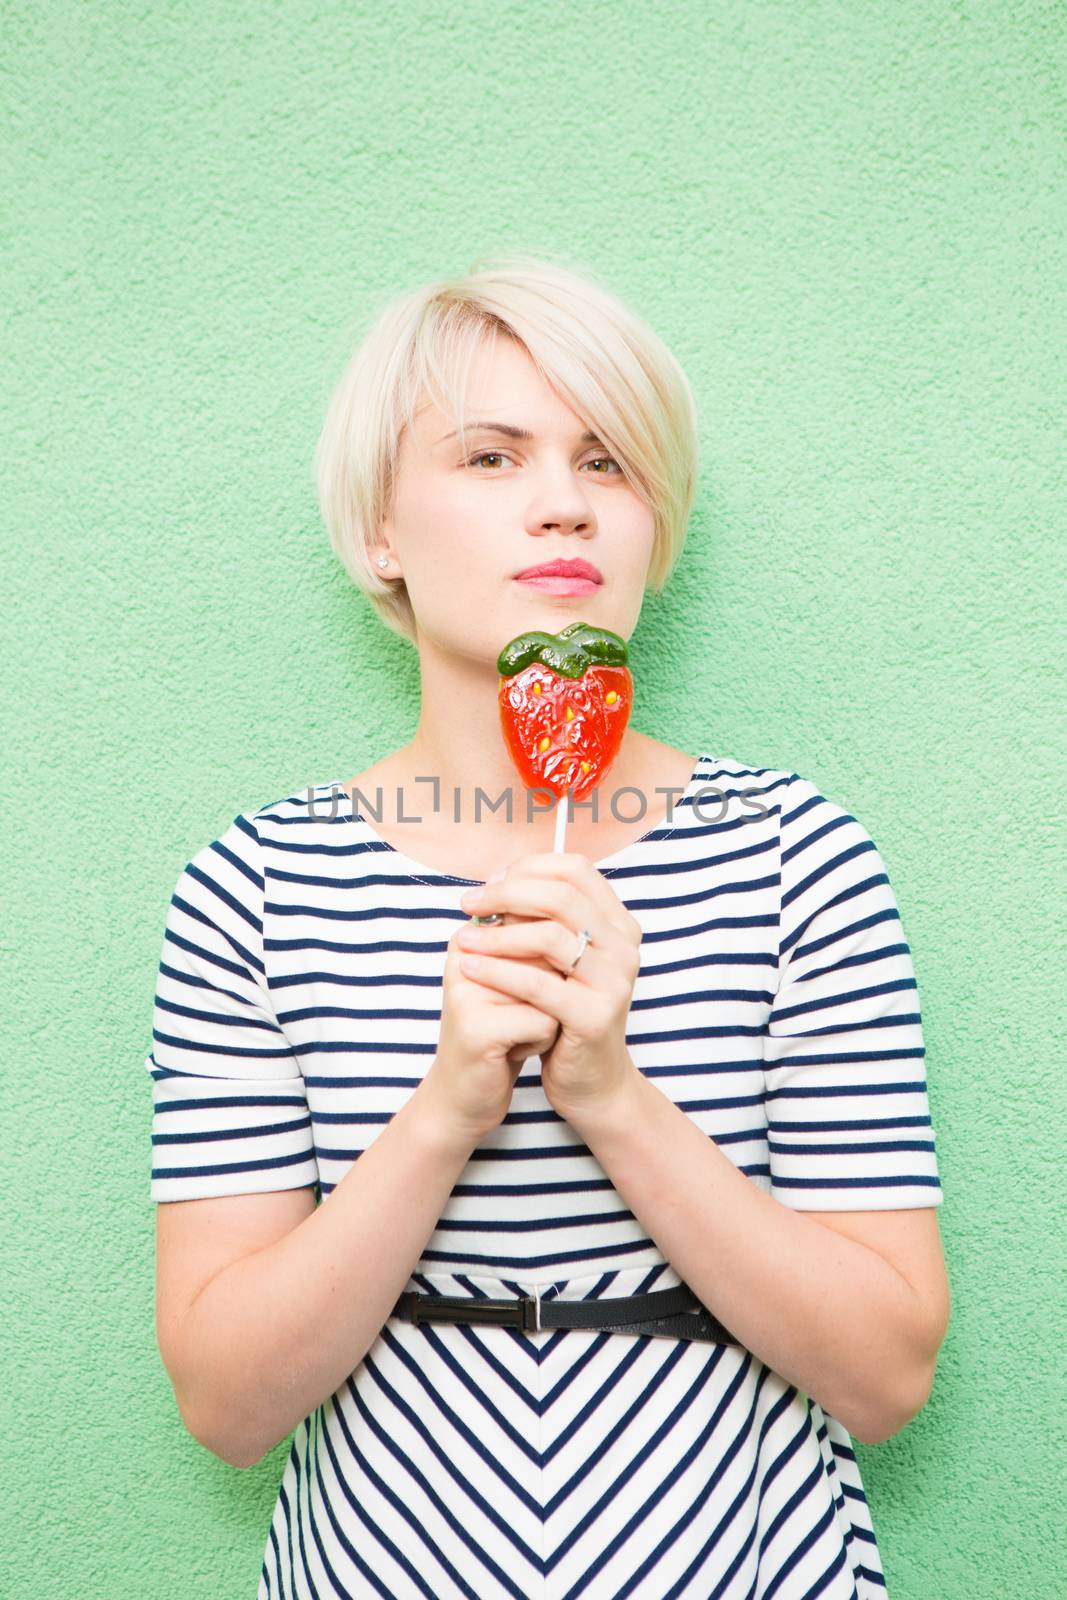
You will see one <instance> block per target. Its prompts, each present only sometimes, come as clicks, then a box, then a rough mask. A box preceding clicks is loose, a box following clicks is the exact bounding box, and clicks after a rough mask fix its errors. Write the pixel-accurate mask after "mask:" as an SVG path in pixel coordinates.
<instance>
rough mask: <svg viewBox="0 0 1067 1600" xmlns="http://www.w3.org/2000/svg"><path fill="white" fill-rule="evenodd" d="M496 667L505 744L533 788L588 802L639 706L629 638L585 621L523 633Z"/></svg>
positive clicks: (616, 752) (524, 780)
mask: <svg viewBox="0 0 1067 1600" xmlns="http://www.w3.org/2000/svg"><path fill="white" fill-rule="evenodd" d="M497 669H498V671H499V672H500V701H499V703H500V723H501V728H502V729H503V734H504V740H505V743H506V744H507V747H508V750H509V752H510V754H511V758H512V760H513V761H514V763H515V766H516V767H517V768H518V771H519V775H520V777H521V778H522V780H523V782H524V783H525V784H526V786H527V788H529V789H548V790H551V792H552V793H553V794H554V795H555V796H556V798H557V799H562V798H563V796H564V795H565V794H567V792H568V791H569V792H570V794H571V797H572V799H573V800H581V799H584V797H585V796H586V795H587V794H588V793H589V792H590V791H591V790H592V789H595V788H596V786H597V784H598V783H600V782H601V780H602V779H603V777H604V776H605V774H606V773H607V770H608V768H609V767H610V766H611V763H612V762H613V761H614V760H615V757H616V756H617V755H618V753H619V747H620V745H621V744H622V736H623V734H624V733H625V731H626V724H627V722H628V721H629V718H630V711H631V709H632V707H633V697H634V686H633V679H632V677H631V676H630V669H629V667H628V665H627V649H626V641H625V639H623V638H621V637H620V636H619V634H617V633H612V632H611V631H610V630H609V629H607V628H594V627H591V626H590V625H589V624H588V623H586V622H572V623H571V624H570V625H569V626H568V627H566V628H564V629H563V630H562V632H560V633H541V632H533V633H520V634H519V635H518V637H517V638H515V639H512V640H511V642H510V644H507V645H505V646H504V648H503V650H501V652H500V655H499V656H498V658H497Z"/></svg>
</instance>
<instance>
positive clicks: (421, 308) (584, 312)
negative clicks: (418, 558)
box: [314, 255, 697, 643]
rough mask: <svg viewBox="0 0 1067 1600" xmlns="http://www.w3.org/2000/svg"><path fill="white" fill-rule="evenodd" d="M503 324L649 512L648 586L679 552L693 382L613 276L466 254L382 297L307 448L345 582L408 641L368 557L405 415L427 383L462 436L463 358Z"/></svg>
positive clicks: (399, 610) (401, 591) (408, 611)
mask: <svg viewBox="0 0 1067 1600" xmlns="http://www.w3.org/2000/svg"><path fill="white" fill-rule="evenodd" d="M498 333H503V334H505V335H506V336H507V337H509V338H512V339H514V340H516V341H517V342H518V343H519V344H520V345H522V346H523V347H524V349H525V350H526V352H527V353H528V354H529V356H530V358H531V359H532V361H533V362H534V365H535V366H536V367H537V369H538V371H539V372H540V373H541V375H542V377H544V379H545V380H546V381H547V382H548V384H549V385H550V387H551V388H553V389H554V390H555V391H556V393H557V394H559V395H560V397H561V398H562V399H563V401H564V402H565V404H567V405H569V406H570V408H571V410H572V411H574V412H575V414H576V415H577V416H578V417H579V418H580V419H581V420H582V421H583V422H584V423H585V425H586V427H588V428H590V429H591V430H592V431H593V432H594V433H596V435H597V437H598V438H599V439H600V440H602V442H603V444H604V445H605V447H606V448H607V449H608V450H610V451H611V453H612V455H613V456H614V457H615V458H616V460H617V461H618V463H619V466H620V467H621V469H622V470H623V472H624V473H625V474H626V476H627V478H628V479H629V480H630V482H631V484H632V485H633V487H634V488H635V490H636V491H637V493H638V494H639V495H640V497H641V498H642V500H644V502H645V504H646V505H648V506H650V507H651V508H652V510H653V511H654V513H655V535H654V544H653V550H652V558H651V562H650V564H649V572H648V586H649V588H651V589H653V590H656V591H658V590H660V589H662V588H663V586H664V585H665V583H666V582H667V579H668V578H669V577H670V575H671V572H672V571H673V569H674V566H675V563H676V562H677V560H678V557H679V556H680V555H681V552H682V546H683V544H684V543H685V535H686V527H687V524H688V520H689V513H690V510H691V508H692V503H693V496H694V492H695V487H696V470H697V417H696V407H695V404H694V400H693V394H692V390H691V388H690V386H689V382H688V379H687V378H686V376H685V373H684V372H683V370H682V368H681V366H680V364H679V363H678V361H677V360H676V358H675V357H674V356H673V355H672V353H671V352H670V351H669V350H668V349H667V347H666V345H665V344H664V343H663V341H662V340H661V339H660V338H659V337H658V336H657V335H656V334H655V333H654V332H653V331H652V329H651V328H649V327H648V326H647V325H646V324H645V323H643V322H641V321H640V320H639V319H638V318H637V317H635V316H634V315H633V313H632V312H630V311H629V310H628V309H627V308H626V306H624V305H623V303H622V302H621V301H620V300H619V299H617V298H616V296H615V295H614V294H612V293H611V292H610V291H609V290H608V289H606V288H604V287H603V286H602V285H601V284H599V283H597V282H595V281H593V280H592V279H591V278H589V277H588V276H586V275H584V274H582V273H579V272H576V271H574V270H572V269H571V268H569V267H566V266H562V265H559V264H557V263H554V262H547V261H543V260H539V259H535V258H533V257H529V256H514V255H513V256H508V257H504V258H498V259H495V260H483V261H481V262H475V264H474V266H473V267H472V269H471V271H470V272H468V273H467V274H466V275H464V276H459V277H453V278H448V279H443V280H441V281H438V282H434V283H428V284H426V285H424V286H423V287H422V288H418V289H415V290H414V291H410V292H408V293H405V294H402V295H399V296H397V297H396V298H394V299H392V300H390V301H388V302H387V303H386V305H385V306H384V308H383V309H382V310H381V311H380V313H379V315H378V317H377V320H376V321H375V322H374V324H373V326H372V327H371V328H370V330H369V332H368V333H367V334H366V335H365V337H364V339H363V341H362V343H361V344H360V346H359V348H358V349H357V350H356V353H355V355H354V356H353V357H352V358H351V360H350V361H349V364H348V366H347V367H346V368H345V370H344V372H343V373H342V375H341V377H340V379H339V380H338V382H337V384H336V386H335V388H334V391H333V394H332V396H331V397H330V401H329V404H328V406H327V411H326V417H325V420H324V423H323V427H322V432H321V434H320V436H319V440H318V444H317V446H316V450H315V458H314V476H315V483H316V487H317V490H318V498H319V506H320V510H321V513H322V519H323V522H324V523H325V526H326V530H327V532H328V534H329V537H330V542H331V544H332V546H333V549H334V551H335V553H336V555H337V556H338V558H339V559H340V561H341V562H342V564H343V565H344V567H345V568H346V570H347V572H348V573H349V575H350V577H351V578H352V581H353V582H354V583H355V584H356V585H357V586H358V587H359V588H360V589H362V590H363V592H364V593H365V594H366V595H367V596H368V598H369V599H370V601H371V604H372V605H373V606H374V608H375V610H376V611H377V612H378V615H379V616H380V618H381V620H382V621H383V622H384V623H385V625H386V626H387V627H389V628H391V629H392V630H393V631H394V632H395V633H399V634H401V635H402V636H403V637H404V638H406V639H408V640H409V641H410V642H411V643H415V642H416V631H415V618H414V614H413V611H412V607H411V602H410V600H409V598H408V594H407V589H406V587H405V585H404V583H403V580H398V579H392V580H389V579H383V578H382V577H381V576H380V575H379V574H378V571H377V569H376V568H375V567H374V564H373V559H374V551H375V548H376V547H377V546H378V545H379V544H380V542H381V526H382V520H383V517H384V516H385V514H386V511H387V510H388V507H389V504H390V500H391V494H392V486H393V484H394V482H395V475H396V468H397V461H398V455H399V449H400V440H401V434H402V431H403V428H404V427H405V426H407V427H409V428H410V427H411V426H412V423H413V419H414V416H415V413H416V409H417V407H418V405H419V404H421V403H422V401H423V399H424V397H425V396H427V395H428V396H430V397H431V398H432V400H433V402H434V404H435V405H437V406H438V407H439V409H441V410H442V411H443V412H444V413H445V415H446V416H449V417H451V418H452V419H453V420H454V421H455V423H456V426H457V427H458V428H459V430H460V435H461V440H463V443H464V448H465V440H464V439H463V426H464V416H463V400H464V395H465V391H466V386H467V378H468V373H469V366H470V360H471V357H472V355H473V354H474V352H475V349H476V348H477V347H478V345H479V344H480V343H481V342H482V341H483V340H485V339H492V338H494V337H495V336H496V335H497V334H498Z"/></svg>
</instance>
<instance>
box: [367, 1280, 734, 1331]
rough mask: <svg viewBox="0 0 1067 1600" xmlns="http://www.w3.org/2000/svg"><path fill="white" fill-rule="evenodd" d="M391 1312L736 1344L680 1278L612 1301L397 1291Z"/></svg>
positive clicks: (417, 1319)
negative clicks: (673, 1284) (664, 1286)
mask: <svg viewBox="0 0 1067 1600" xmlns="http://www.w3.org/2000/svg"><path fill="white" fill-rule="evenodd" d="M392 1315H393V1316H394V1317H402V1318H403V1320H404V1321H405V1322H413V1323H415V1325H416V1327H418V1326H420V1325H421V1324H424V1323H427V1322H469V1323H479V1322H488V1323H494V1324H497V1325H502V1326H504V1327H509V1328H521V1329H523V1330H524V1331H525V1332H527V1333H530V1332H535V1333H536V1332H540V1331H541V1330H542V1329H543V1328H601V1329H606V1330H607V1331H609V1332H610V1333H641V1334H651V1335H652V1337H653V1338H662V1339H703V1340H705V1341H706V1342H707V1343H709V1344H736V1343H737V1340H736V1339H735V1338H734V1337H733V1335H732V1334H730V1333H728V1332H727V1330H726V1329H725V1328H724V1327H723V1325H722V1323H721V1322H719V1321H718V1319H717V1318H716V1317H713V1316H712V1314H711V1312H710V1311H709V1310H708V1309H707V1307H706V1306H704V1305H702V1304H701V1302H700V1301H699V1300H698V1299H697V1297H696V1296H695V1295H694V1294H693V1292H692V1290H691V1289H689V1288H688V1287H687V1286H686V1285H685V1284H684V1283H682V1284H679V1285H678V1286H677V1287H676V1288H674V1289H660V1290H657V1291H656V1293H655V1294H632V1295H628V1296H622V1297H619V1298H617V1299H614V1300H545V1299H540V1300H539V1299H538V1298H537V1297H536V1296H534V1295H519V1296H517V1297H516V1298H515V1299H513V1300H490V1299H484V1300H481V1299H477V1298H475V1297H474V1296H470V1297H467V1296H462V1297H459V1298H453V1297H450V1296H448V1295H443V1294H419V1293H418V1292H417V1291H416V1290H414V1289H409V1290H407V1291H406V1293H404V1294H402V1295H401V1296H400V1299H399V1300H398V1301H397V1303H396V1305H395V1306H394V1307H393V1311H392Z"/></svg>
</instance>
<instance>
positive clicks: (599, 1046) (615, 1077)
mask: <svg viewBox="0 0 1067 1600" xmlns="http://www.w3.org/2000/svg"><path fill="white" fill-rule="evenodd" d="M460 904H461V905H462V907H463V910H464V911H469V912H470V913H471V914H472V915H473V914H475V913H477V915H478V916H488V915H489V914H490V913H491V912H494V911H499V912H506V913H507V914H509V915H510V916H513V917H518V918H522V919H530V920H522V921H517V922H509V923H505V924H503V925H502V926H500V927H495V928H494V927H488V928H487V927H484V926H478V927H475V926H469V927H465V928H463V929H461V931H460V932H459V933H458V934H457V935H456V943H457V945H458V946H459V948H460V949H461V950H462V951H464V952H467V951H470V952H471V955H472V956H473V955H474V953H475V952H477V955H476V957H475V959H476V961H477V965H476V966H471V965H470V957H469V956H468V955H466V954H464V955H463V957H462V959H461V968H462V970H463V972H464V973H465V974H466V975H467V976H468V977H469V978H472V979H474V980H475V981H476V982H478V983H484V984H487V985H489V986H490V987H491V988H494V989H499V990H500V991H501V992H502V993H504V994H507V995H510V996H512V997H514V998H515V999H516V1000H521V1001H525V1002H526V1003H527V1004H528V1005H531V1006H535V1007H536V1008H537V1010H538V1011H542V1012H544V1013H545V1014H546V1015H548V1016H551V1017H555V1018H556V1019H557V1020H558V1022H559V1025H560V1027H559V1035H558V1037H557V1039H556V1042H555V1044H553V1046H552V1048H551V1049H550V1050H549V1051H547V1053H546V1054H544V1055H542V1057H541V1069H542V1082H543V1085H544V1090H545V1094H546V1096H547V1097H548V1101H549V1104H550V1105H552V1106H553V1108H554V1109H555V1110H556V1111H557V1112H558V1113H559V1115H560V1116H561V1117H567V1118H571V1117H573V1118H576V1119H580V1118H582V1117H586V1118H587V1117H590V1116H594V1117H595V1116H596V1114H597V1112H598V1111H599V1110H601V1109H603V1108H606V1107H607V1106H608V1105H609V1104H610V1103H611V1102H612V1100H613V1099H614V1097H615V1095H616V1094H617V1093H618V1091H619V1090H620V1089H621V1088H623V1087H624V1086H625V1084H626V1083H627V1082H628V1081H629V1079H630V1078H631V1076H632V1074H633V1073H635V1072H636V1071H637V1068H636V1066H635V1065H634V1062H633V1059H632V1057H631V1056H630V1053H629V1051H628V1050H627V1049H626V1042H625V1034H626V1019H627V1017H628V1015H629V1011H630V1003H631V1000H632V997H633V987H634V981H635V979H636V978H637V974H638V972H639V970H640V966H641V957H640V945H641V925H640V923H639V922H638V921H637V918H636V917H634V916H633V915H631V913H630V912H629V911H627V909H626V907H625V906H624V905H623V904H622V902H621V901H620V899H619V897H618V895H617V894H616V893H615V891H614V889H612V887H611V885H610V884H609V883H608V881H607V879H606V878H605V877H604V876H603V874H602V873H600V872H598V871H597V869H596V867H594V866H593V863H592V862H591V861H590V860H589V859H588V857H587V856H583V855H578V854H574V853H570V852H559V851H553V852H551V853H545V854H541V855H527V856H520V857H519V859H518V860H517V861H514V862H512V864H511V866H510V867H508V869H507V871H506V872H504V873H502V874H501V875H500V876H499V877H498V878H497V879H495V880H491V881H490V882H489V883H487V884H486V885H485V888H484V889H482V890H479V891H475V890H471V891H469V892H468V893H467V894H465V895H464V896H463V897H462V899H461V901H460ZM583 928H586V929H588V931H589V934H590V940H589V944H588V945H587V947H586V950H585V952H584V954H583V955H582V958H581V960H580V961H579V963H578V965H577V966H576V967H575V969H574V971H573V973H572V974H571V976H570V977H565V976H564V974H565V973H566V970H567V968H568V967H569V966H570V964H571V962H572V961H573V960H574V957H575V953H576V952H577V950H578V943H579V941H578V934H579V932H580V930H581V929H583ZM538 957H540V958H541V960H542V961H544V962H545V963H547V965H548V967H549V968H550V969H551V970H545V968H544V967H542V966H535V965H532V964H531V963H532V962H533V961H535V960H536V959H537V958H538Z"/></svg>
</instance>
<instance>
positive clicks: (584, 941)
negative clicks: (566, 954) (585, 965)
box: [563, 928, 593, 978]
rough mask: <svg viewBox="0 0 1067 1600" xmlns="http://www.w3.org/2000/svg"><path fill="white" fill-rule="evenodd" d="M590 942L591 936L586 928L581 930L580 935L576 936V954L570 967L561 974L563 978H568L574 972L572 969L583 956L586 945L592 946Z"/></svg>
mask: <svg viewBox="0 0 1067 1600" xmlns="http://www.w3.org/2000/svg"><path fill="white" fill-rule="evenodd" d="M592 942H593V935H592V934H591V933H590V932H589V929H588V928H583V929H582V931H581V933H580V934H579V935H578V954H577V955H576V956H575V958H574V960H573V961H572V962H571V964H570V966H569V967H568V968H567V970H566V972H565V973H564V974H563V976H564V977H565V978H569V977H570V975H571V973H572V972H573V971H574V969H575V967H576V966H577V965H578V963H579V961H580V960H581V959H582V957H583V956H584V955H585V949H586V945H590V944H592Z"/></svg>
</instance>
